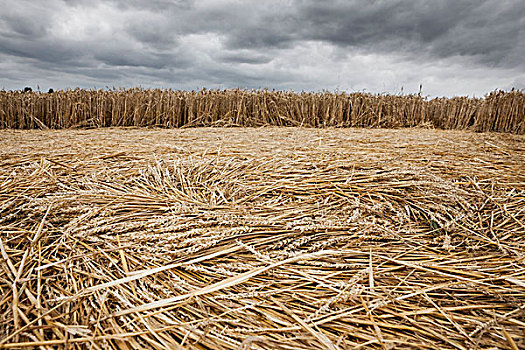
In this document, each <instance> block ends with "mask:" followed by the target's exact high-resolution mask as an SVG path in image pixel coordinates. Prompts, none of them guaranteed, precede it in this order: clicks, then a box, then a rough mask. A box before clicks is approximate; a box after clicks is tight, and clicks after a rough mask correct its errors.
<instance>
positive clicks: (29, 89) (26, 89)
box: [24, 86, 33, 92]
mask: <svg viewBox="0 0 525 350" xmlns="http://www.w3.org/2000/svg"><path fill="white" fill-rule="evenodd" d="M31 91H33V89H31V88H30V87H29V86H26V87H25V88H24V92H31Z"/></svg>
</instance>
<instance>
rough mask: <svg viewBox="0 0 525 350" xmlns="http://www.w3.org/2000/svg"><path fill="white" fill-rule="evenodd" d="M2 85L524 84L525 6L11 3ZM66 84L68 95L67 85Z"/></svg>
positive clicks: (448, 1) (438, 1)
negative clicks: (33, 82) (29, 83)
mask: <svg viewBox="0 0 525 350" xmlns="http://www.w3.org/2000/svg"><path fill="white" fill-rule="evenodd" d="M0 8H2V12H0V72H3V73H0V88H1V87H5V88H8V89H10V88H19V87H20V86H25V85H27V84H28V83H27V79H28V77H32V80H34V81H41V84H40V85H46V84H53V85H55V86H56V87H57V88H60V87H65V86H70V87H74V86H82V87H92V86H94V85H96V86H113V85H115V86H135V85H142V86H152V87H154V86H162V87H174V88H192V89H194V88H197V87H199V86H201V87H202V86H204V87H208V88H214V87H223V88H227V87H247V88H252V87H254V88H257V87H269V88H284V89H289V88H292V89H295V90H302V89H307V90H308V89H311V90H321V89H336V88H338V89H343V90H344V89H355V90H360V89H367V90H368V91H374V92H393V93H396V92H399V91H400V89H401V86H403V87H404V90H403V91H405V92H417V91H418V89H419V84H421V83H423V85H424V89H426V91H427V92H428V93H429V94H431V95H443V94H445V95H456V94H470V95H472V94H478V95H479V94H482V93H484V92H488V91H490V90H493V89H496V88H509V87H510V86H516V87H520V86H523V82H524V81H525V63H524V62H525V61H524V60H523V56H524V55H525V29H524V28H525V2H523V1H521V0H502V1H491V0H485V1H478V0H476V1H470V0H465V1H456V0H433V1H431V0H426V1H415V0H414V1H404V0H388V1H387V0H369V1H357V0H348V1H343V0H334V1H316V0H288V1H277V0H270V1H255V0H254V1H235V0H231V1H226V0H224V1H222V0H204V1H202V0H201V1H190V0H179V1H172V0H152V1H148V2H145V1H139V0H108V1H102V0H94V1H87V0H79V1H67V0H66V1H60V0H50V1H48V2H34V1H28V0H16V1H15V0H0ZM57 85H60V86H57Z"/></svg>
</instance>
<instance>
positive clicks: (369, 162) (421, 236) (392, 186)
mask: <svg viewBox="0 0 525 350" xmlns="http://www.w3.org/2000/svg"><path fill="white" fill-rule="evenodd" d="M0 231H1V234H0V243H1V246H0V248H1V254H2V269H0V298H1V299H0V348H20V347H38V346H41V347H42V348H56V347H59V348H63V347H69V348H90V349H106V348H118V349H134V348H143V347H146V348H156V349H161V348H162V349H164V348H173V349H178V348H195V349H312V348H328V349H353V348H382V349H392V348H399V349H407V348H413V349H424V348H429V349H471V348H482V349H496V348H497V349H504V348H509V349H518V348H524V347H525V342H524V341H523V339H525V262H524V259H525V241H524V239H523V238H524V237H525V136H524V135H512V134H498V133H481V134H479V133H472V132H464V131H442V130H433V129H417V128H416V129H397V130H391V129H390V130H389V129H334V128H326V129H312V128H278V127H264V128H192V129H175V130H173V129H170V130H166V129H144V128H142V129H140V128H107V129H94V130H44V131H34V130H33V131H31V130H29V131H28V130H24V131H22V130H0Z"/></svg>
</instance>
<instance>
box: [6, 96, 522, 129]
mask: <svg viewBox="0 0 525 350" xmlns="http://www.w3.org/2000/svg"><path fill="white" fill-rule="evenodd" d="M268 125H273V126H309V127H326V126H333V127H382V128H398V127H415V126H429V127H433V128H440V129H472V130H475V131H498V132H511V133H517V134H524V133H525V93H523V92H522V91H511V92H502V91H495V92H493V93H491V94H489V95H488V96H486V98H483V99H480V98H467V97H455V98H450V99H449V98H437V99H431V100H429V99H426V98H423V97H421V96H419V95H402V96H401V95H372V94H366V93H351V94H347V93H331V92H319V93H306V92H303V93H294V92H285V91H268V90H253V91H244V90H223V91H219V90H211V91H209V90H202V91H198V92H196V91H171V90H160V89H156V90H143V89H130V90H112V91H104V90H89V91H86V90H73V91H58V92H55V93H52V94H47V93H25V94H23V93H20V92H5V91H1V92H0V128H14V129H45V128H52V129H62V128H76V127H109V126H114V127H115V126H158V127H190V126H268Z"/></svg>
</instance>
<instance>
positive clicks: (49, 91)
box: [47, 89, 55, 94]
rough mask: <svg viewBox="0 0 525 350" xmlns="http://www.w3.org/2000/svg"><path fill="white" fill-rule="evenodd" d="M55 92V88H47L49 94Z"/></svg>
mask: <svg viewBox="0 0 525 350" xmlns="http://www.w3.org/2000/svg"><path fill="white" fill-rule="evenodd" d="M53 92H55V91H54V90H53V89H49V90H47V93H48V94H52V93H53Z"/></svg>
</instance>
